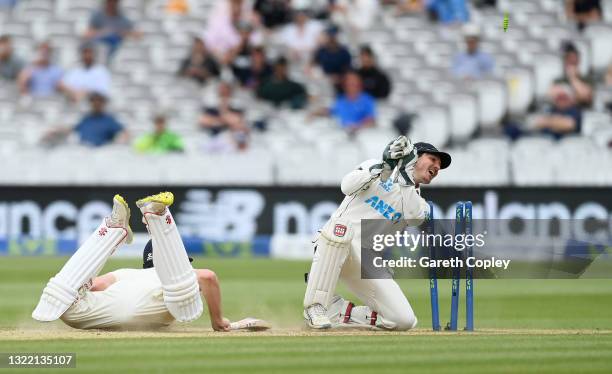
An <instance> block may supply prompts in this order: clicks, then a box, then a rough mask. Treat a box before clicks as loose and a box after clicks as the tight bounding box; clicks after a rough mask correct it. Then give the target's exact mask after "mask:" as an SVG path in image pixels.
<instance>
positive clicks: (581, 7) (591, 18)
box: [565, 0, 602, 31]
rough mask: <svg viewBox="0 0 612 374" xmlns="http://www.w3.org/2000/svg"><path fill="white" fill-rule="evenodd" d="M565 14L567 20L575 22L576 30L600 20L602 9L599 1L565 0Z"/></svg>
mask: <svg viewBox="0 0 612 374" xmlns="http://www.w3.org/2000/svg"><path fill="white" fill-rule="evenodd" d="M565 14H566V15H567V19H569V20H571V21H574V22H576V25H577V27H578V30H580V31H582V30H584V28H585V27H586V26H587V25H588V24H589V23H593V22H599V21H601V19H602V9H601V1H600V0H566V1H565Z"/></svg>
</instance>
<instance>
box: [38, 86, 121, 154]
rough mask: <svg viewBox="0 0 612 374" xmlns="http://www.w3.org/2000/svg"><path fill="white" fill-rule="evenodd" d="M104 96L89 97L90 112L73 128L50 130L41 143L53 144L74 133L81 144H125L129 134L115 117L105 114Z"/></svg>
mask: <svg viewBox="0 0 612 374" xmlns="http://www.w3.org/2000/svg"><path fill="white" fill-rule="evenodd" d="M107 101H108V99H107V97H106V95H104V94H102V93H99V92H94V93H91V94H90V95H89V102H90V103H91V111H90V112H89V113H87V114H86V115H85V116H84V117H83V118H82V119H81V121H80V122H79V123H78V124H77V125H76V126H75V127H73V128H57V129H54V130H51V131H50V132H49V133H48V134H47V135H46V136H45V138H44V139H43V142H46V143H47V142H55V141H57V139H65V138H66V137H67V136H68V135H69V134H70V133H73V132H74V133H76V134H77V135H78V137H79V140H80V142H81V143H82V144H85V145H89V146H92V147H100V146H103V145H107V144H111V143H122V144H125V143H127V141H128V140H129V134H128V133H127V131H126V130H125V128H124V127H123V125H122V124H120V123H119V122H118V121H117V120H116V119H115V117H113V116H112V115H111V114H108V113H107V112H106V104H107Z"/></svg>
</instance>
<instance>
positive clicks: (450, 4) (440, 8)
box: [427, 0, 470, 25]
mask: <svg viewBox="0 0 612 374" xmlns="http://www.w3.org/2000/svg"><path fill="white" fill-rule="evenodd" d="M427 9H428V10H429V12H430V13H431V14H432V15H433V17H434V18H435V19H436V20H437V21H438V22H440V23H442V24H445V25H453V24H462V23H466V22H468V21H469V20H470V13H469V11H468V8H467V5H466V3H465V0H428V3H427Z"/></svg>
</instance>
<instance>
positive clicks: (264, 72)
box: [232, 47, 272, 90]
mask: <svg viewBox="0 0 612 374" xmlns="http://www.w3.org/2000/svg"><path fill="white" fill-rule="evenodd" d="M244 64H245V65H244V68H241V67H240V68H239V66H238V65H237V64H234V65H233V66H232V71H233V73H234V77H235V78H236V80H237V81H238V82H239V83H240V85H241V86H243V87H247V88H250V89H253V90H257V87H259V85H260V84H261V83H263V82H264V81H266V80H267V79H268V78H270V76H272V67H271V66H270V64H269V63H268V60H267V58H266V51H265V49H263V47H255V48H252V49H251V52H250V56H247V57H245V61H244Z"/></svg>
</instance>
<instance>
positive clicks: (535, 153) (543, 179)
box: [510, 137, 555, 186]
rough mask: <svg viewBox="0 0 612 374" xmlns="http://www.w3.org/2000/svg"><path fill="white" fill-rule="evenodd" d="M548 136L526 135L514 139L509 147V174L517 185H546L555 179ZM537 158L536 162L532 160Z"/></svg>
mask: <svg viewBox="0 0 612 374" xmlns="http://www.w3.org/2000/svg"><path fill="white" fill-rule="evenodd" d="M553 147H554V142H553V141H552V140H551V139H550V138H540V137H527V138H522V139H519V140H518V141H516V143H515V144H514V145H513V147H512V149H511V155H510V159H511V161H512V162H511V173H512V174H511V175H512V180H513V181H514V184H516V185H517V186H547V185H552V184H553V183H554V181H555V169H554V165H555V160H554V156H553V155H552V153H553V152H551V151H548V152H543V151H542V150H552V149H553ZM534 158H535V159H537V162H533V160H534Z"/></svg>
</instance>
